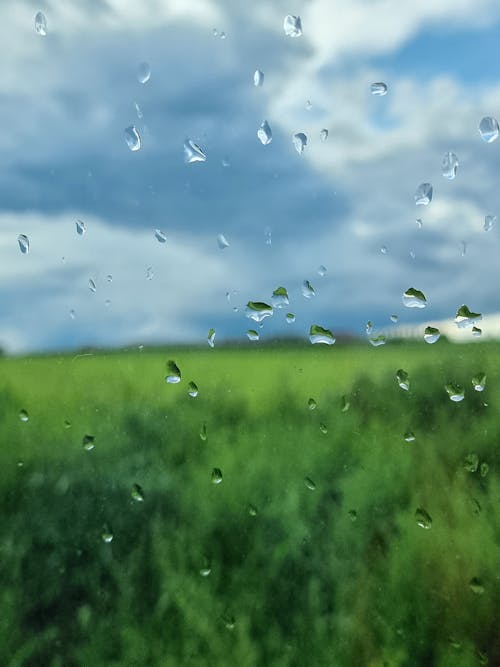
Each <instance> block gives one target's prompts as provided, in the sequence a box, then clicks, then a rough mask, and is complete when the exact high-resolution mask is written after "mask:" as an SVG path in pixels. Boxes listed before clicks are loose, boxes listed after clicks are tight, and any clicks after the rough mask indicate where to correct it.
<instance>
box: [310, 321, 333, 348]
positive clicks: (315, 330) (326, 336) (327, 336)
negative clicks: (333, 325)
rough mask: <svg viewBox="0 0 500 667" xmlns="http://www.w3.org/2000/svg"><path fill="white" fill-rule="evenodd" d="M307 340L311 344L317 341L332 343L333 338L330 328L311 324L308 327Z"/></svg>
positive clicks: (326, 343)
mask: <svg viewBox="0 0 500 667" xmlns="http://www.w3.org/2000/svg"><path fill="white" fill-rule="evenodd" d="M309 340H310V341H311V343H312V344H313V345H315V344H317V343H324V344H325V345H333V344H334V343H335V338H334V336H333V334H332V332H331V331H330V329H324V328H323V327H320V326H319V324H311V328H310V329H309Z"/></svg>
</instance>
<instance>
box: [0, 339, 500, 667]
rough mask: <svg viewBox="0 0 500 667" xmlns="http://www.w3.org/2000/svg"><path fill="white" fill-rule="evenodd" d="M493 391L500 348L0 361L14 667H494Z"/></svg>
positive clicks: (498, 422)
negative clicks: (479, 381) (459, 390)
mask: <svg viewBox="0 0 500 667" xmlns="http://www.w3.org/2000/svg"><path fill="white" fill-rule="evenodd" d="M169 359H173V360H175V362H176V363H177V365H178V366H179V368H180V369H181V372H182V380H181V382H180V383H179V384H167V383H166V382H165V375H166V362H167V360H169ZM398 369H404V370H405V371H407V372H408V374H409V377H410V382H411V385H410V390H409V391H403V390H402V389H401V388H400V387H399V386H398V384H397V382H396V379H395V378H396V371H397V370H398ZM479 371H483V372H485V373H486V374H487V382H486V388H485V390H484V391H483V392H477V391H474V388H473V385H472V382H471V381H472V378H473V377H474V376H475V375H476V374H477V373H478V372H479ZM191 380H192V381H194V382H196V384H197V385H198V387H199V395H198V396H197V397H196V398H191V397H189V396H188V394H187V391H188V383H189V381H191ZM450 381H451V382H455V383H459V384H461V385H463V386H464V388H465V399H464V400H463V401H462V402H458V403H455V402H453V401H451V400H450V399H449V397H448V394H447V393H446V391H445V385H446V384H447V383H448V382H450ZM343 396H344V397H345V402H347V404H349V407H348V409H345V410H344V411H343V410H342V409H341V408H342V405H345V402H344V403H343V401H342V397H343ZM310 399H314V402H315V403H316V408H315V409H311V405H310V403H311V402H310ZM499 405H500V345H498V344H493V343H491V344H489V343H483V344H475V345H468V346H466V345H461V346H457V345H451V344H447V343H446V342H445V341H440V342H439V343H437V344H436V345H432V346H429V345H426V344H425V343H421V344H418V345H417V344H405V345H400V344H395V343H394V344H388V345H386V346H385V347H381V348H372V347H370V346H363V345H351V346H349V345H344V346H342V345H335V346H333V347H332V348H323V347H322V348H320V349H318V346H314V347H313V346H310V347H280V346H276V347H267V348H266V347H259V346H250V345H249V346H246V347H245V348H241V349H229V348H215V349H213V350H210V349H206V350H205V349H203V350H199V349H187V348H179V349H171V350H162V351H147V350H144V351H142V352H139V351H137V350H135V351H130V352H115V353H104V352H99V353H96V354H90V355H85V356H79V355H72V356H71V355H67V356H66V355H63V356H51V357H37V358H19V359H10V358H4V359H1V360H0V437H1V448H0V511H1V517H2V520H1V523H0V573H1V574H0V583H1V586H0V664H1V665H6V666H9V667H17V666H24V665H27V666H30V667H32V666H38V665H40V666H43V667H56V666H58V667H59V666H61V667H72V666H76V665H78V666H80V665H82V666H90V665H92V666H98V667H100V666H108V665H109V666H113V667H114V666H117V665H126V666H135V665H138V666H139V665H141V666H142V665H154V666H156V665H159V666H160V665H161V666H163V665H193V666H205V665H209V666H212V665H213V666H214V667H215V666H217V667H219V666H225V665H228V666H229V665H239V666H240V667H246V666H247V665H248V666H253V665H256V666H257V665H259V666H260V665H273V666H274V665H277V666H278V667H281V666H285V665H286V666H288V665H291V666H302V665H307V666H316V665H320V666H322V665H334V666H341V667H343V666H351V665H353V666H358V665H361V666H364V665H369V666H383V665H388V666H391V667H392V666H396V665H397V666H399V665H401V666H403V665H404V666H410V665H411V666H413V665H415V666H423V665H425V666H432V665H443V666H446V667H447V666H449V667H456V666H457V665H458V666H462V665H463V666H467V665H479V664H490V665H500V632H499V629H500V612H499V611H498V610H499V609H500V523H499V521H498V517H499V510H500V483H499V476H498V470H499V468H500V447H499V441H500V415H499V413H498V406H499ZM21 410H26V412H27V414H28V417H29V418H28V420H27V421H23V420H21V418H20V411H21ZM408 431H411V432H413V434H414V435H415V440H414V441H411V442H407V441H406V440H405V438H404V435H405V434H407V432H408ZM200 433H201V434H202V435H203V434H204V433H206V438H202V437H200ZM85 435H91V436H93V437H94V439H95V440H94V443H90V444H88V445H87V448H89V447H91V445H92V444H94V445H95V446H94V447H93V449H85V448H84V447H83V446H82V439H83V438H84V436H85ZM214 469H220V471H221V473H222V482H221V483H218V484H214V483H213V481H212V473H213V470H214ZM134 485H138V487H139V488H138V487H135V486H134ZM134 489H135V491H134ZM141 494H142V496H141ZM141 497H143V499H142V500H141V499H140V498H141ZM419 523H423V524H424V526H426V527H422V526H420V525H418V524H419ZM111 537H112V539H111Z"/></svg>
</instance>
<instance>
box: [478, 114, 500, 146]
mask: <svg viewBox="0 0 500 667" xmlns="http://www.w3.org/2000/svg"><path fill="white" fill-rule="evenodd" d="M479 134H480V135H481V139H482V140H483V141H486V143H487V144H491V143H492V142H493V141H495V139H498V135H499V134H500V127H499V126H498V121H497V119H496V118H492V117H491V116H485V117H484V118H482V119H481V122H480V123H479Z"/></svg>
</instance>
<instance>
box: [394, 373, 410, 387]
mask: <svg viewBox="0 0 500 667" xmlns="http://www.w3.org/2000/svg"><path fill="white" fill-rule="evenodd" d="M396 382H397V383H398V385H399V386H400V387H401V389H404V390H405V391H409V390H410V378H409V375H408V373H407V372H406V371H404V370H403V369H402V368H400V369H399V371H398V372H397V373H396Z"/></svg>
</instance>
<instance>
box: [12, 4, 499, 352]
mask: <svg viewBox="0 0 500 667" xmlns="http://www.w3.org/2000/svg"><path fill="white" fill-rule="evenodd" d="M39 11H41V12H43V14H44V15H45V17H46V21H47V34H46V35H41V34H39V33H37V31H36V30H35V15H36V14H37V12H39ZM287 15H293V16H300V18H301V24H302V35H300V36H297V37H290V36H287V35H286V34H285V32H284V28H283V23H284V18H285V17H286V16H287ZM499 45H500V5H499V3H498V2H496V0H441V1H440V2H439V3H436V2H435V0H421V1H420V2H418V3H401V2H400V0H370V1H368V0H292V2H290V0H287V1H286V2H285V1H282V0H276V1H275V2H273V3H269V1H268V0H255V1H253V2H250V3H248V2H237V1H235V0H183V2H179V1H178V0H141V1H140V2H139V1H138V0H134V1H132V0H85V1H82V0H67V1H65V2H64V3H62V2H60V0H40V1H37V2H32V1H31V0H29V1H28V0H3V2H2V3H1V5H0V50H1V51H3V53H2V63H3V66H2V68H1V69H0V90H1V93H0V95H1V98H2V99H1V102H2V103H1V106H0V109H1V111H0V114H1V116H2V127H3V132H1V133H0V150H1V156H2V159H1V161H0V172H1V176H0V259H1V261H0V299H1V309H0V348H1V349H3V350H4V351H6V352H8V353H16V354H17V353H28V352H33V351H48V350H58V349H79V348H82V347H86V346H111V347H112V346H128V345H148V344H157V343H170V342H175V343H179V342H186V343H200V344H206V338H207V333H208V330H209V329H210V328H214V329H215V331H216V345H217V344H221V343H223V342H224V341H235V340H236V341H240V342H241V343H242V344H249V345H255V344H256V343H255V342H252V343H251V342H250V341H248V339H247V337H246V331H247V330H248V329H255V328H259V327H258V325H257V324H256V323H255V322H252V321H251V320H249V319H248V318H247V317H246V315H245V304H246V303H247V302H248V301H263V302H267V303H270V300H271V295H272V292H273V290H275V289H276V288H277V287H280V286H283V287H285V288H286V289H287V290H288V293H289V300H290V305H289V306H287V307H286V308H285V309H275V312H274V314H273V316H272V317H270V318H268V319H266V320H265V321H264V322H263V323H262V325H263V326H262V329H261V330H259V333H260V336H261V340H262V341H264V340H268V339H270V338H272V337H275V336H285V335H293V336H298V337H303V338H304V339H307V337H308V333H309V328H310V326H311V325H312V324H319V325H321V326H323V327H326V328H329V329H331V330H332V331H333V333H334V335H341V334H347V333H349V334H355V335H360V336H361V335H364V334H365V325H366V322H367V321H368V320H370V321H372V322H373V324H374V333H377V331H378V332H380V331H387V330H389V329H391V328H393V329H394V328H397V327H401V330H402V331H403V330H405V331H406V330H408V327H416V329H415V330H418V327H420V328H422V327H423V326H424V325H425V324H428V323H438V322H439V323H442V324H443V326H445V324H446V323H451V324H452V323H453V319H454V316H455V313H456V311H457V308H458V307H459V306H460V305H462V304H467V305H468V306H469V307H470V308H471V310H473V311H475V312H480V313H483V315H484V320H483V321H484V326H483V329H484V334H485V337H487V336H488V335H493V334H495V335H496V333H497V332H498V331H500V327H499V325H498V321H500V320H499V319H498V315H499V313H500V299H499V296H498V284H500V262H499V261H498V256H499V254H500V240H499V235H500V222H499V224H498V225H496V226H493V228H492V229H491V230H490V231H487V232H486V231H485V230H484V219H485V216H487V215H497V214H499V215H500V189H499V187H498V179H499V168H498V167H499V165H500V159H499V158H500V140H498V141H494V142H492V143H486V142H485V141H483V140H482V138H481V136H480V133H479V131H478V126H479V122H480V121H481V119H482V118H483V117H485V116H492V117H497V118H500V80H499V79H498V77H497V76H496V65H495V63H496V62H498V60H499V56H500V46H499ZM141 63H148V64H149V67H150V70H151V76H150V78H149V80H148V81H146V82H145V83H141V82H140V81H139V80H138V71H139V68H140V65H141ZM257 69H259V70H261V71H262V72H263V73H264V82H263V85H262V86H259V87H256V86H255V85H254V72H255V70H257ZM376 82H384V83H385V84H386V85H387V94H386V95H384V96H374V95H372V94H371V84H372V83H376ZM137 107H139V110H140V112H139V113H138V110H137ZM139 116H141V117H139ZM264 120H267V122H268V123H269V126H270V127H271V130H272V141H271V143H269V144H267V145H263V144H261V142H260V141H259V139H258V138H257V130H258V129H259V127H260V125H261V123H262V122H263V121H264ZM131 125H133V126H135V127H136V129H137V131H138V133H139V135H140V137H141V140H142V144H141V148H140V150H137V151H131V150H130V149H129V147H128V146H127V142H126V140H125V132H124V131H125V129H126V128H127V127H129V126H131ZM322 129H327V130H328V138H327V140H326V141H321V139H320V133H321V130H322ZM297 133H304V134H305V135H306V137H307V145H306V146H305V148H304V150H303V152H302V153H301V154H299V153H298V152H297V151H296V149H295V147H294V143H293V140H292V137H293V136H294V135H295V134H297ZM186 139H191V140H192V141H194V142H195V143H196V144H198V145H199V146H200V147H201V148H202V149H203V151H204V153H205V154H206V161H205V162H195V163H191V164H186V163H185V161H184V152H183V145H184V141H185V140H186ZM447 152H453V153H455V154H456V155H457V157H458V162H459V165H458V169H457V175H456V178H455V179H453V180H448V179H446V178H444V177H443V175H442V170H441V162H442V159H443V156H444V155H445V153H447ZM421 183H431V184H432V186H433V198H432V201H431V202H430V204H429V205H428V206H422V205H420V206H416V204H415V198H414V195H415V191H416V189H417V187H418V186H419V185H420V184H421ZM418 219H420V220H421V221H422V222H421V224H417V222H416V221H417V220H418ZM76 220H82V221H84V223H85V225H86V233H85V234H84V235H79V234H77V231H76ZM156 229H159V230H161V231H162V232H164V234H165V236H166V242H165V243H160V242H159V241H158V240H157V238H156V237H155V230H156ZM20 234H24V235H26V236H27V237H28V239H29V244H30V248H29V252H28V253H26V254H23V253H21V252H20V248H19V245H18V240H17V239H18V236H19V235H20ZM220 234H223V235H224V237H225V238H226V239H227V242H228V243H229V245H228V246H227V247H225V248H224V249H221V248H220V247H219V244H218V241H217V237H218V235H220ZM320 266H324V267H326V270H327V271H326V273H325V275H320V273H319V272H318V269H319V267H320ZM321 273H323V271H321ZM90 280H92V281H93V283H94V285H95V290H91V289H90V288H89V285H90V283H89V281H90ZM304 280H309V281H310V283H311V284H312V286H313V288H314V291H315V296H314V297H313V298H310V299H306V298H304V296H303V294H302V285H303V281H304ZM409 287H414V288H416V289H419V290H421V291H423V292H424V294H425V296H426V298H427V302H428V303H427V306H426V308H425V309H416V308H412V309H408V308H405V307H404V306H403V303H402V294H403V292H404V291H405V290H407V289H408V288H409ZM287 312H292V313H294V314H295V316H296V319H295V322H294V323H291V324H289V323H287V322H286V320H285V315H286V313H287ZM391 315H397V316H398V323H397V324H394V323H392V322H391V321H390V316H391ZM488 322H490V323H491V326H490V330H489V331H488ZM412 330H413V329H412ZM422 332H423V328H422ZM461 335H463V336H468V337H469V338H470V330H467V331H465V332H462V334H461Z"/></svg>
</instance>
